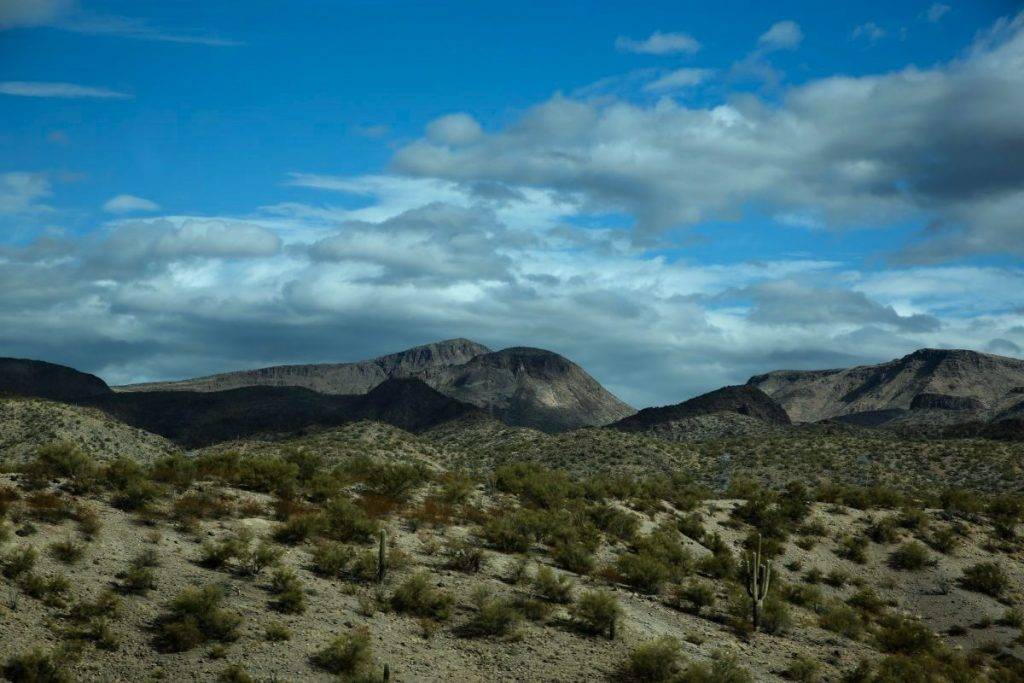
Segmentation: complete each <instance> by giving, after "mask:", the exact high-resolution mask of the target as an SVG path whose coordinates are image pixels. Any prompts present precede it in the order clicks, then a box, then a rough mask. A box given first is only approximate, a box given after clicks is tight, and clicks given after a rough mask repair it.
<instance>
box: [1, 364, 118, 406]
mask: <svg viewBox="0 0 1024 683" xmlns="http://www.w3.org/2000/svg"><path fill="white" fill-rule="evenodd" d="M108 393H110V387H108V386H107V383H106V382H104V381H103V380H101V379H100V378H99V377H97V376H96V375H90V374H88V373H85V372H79V371H78V370H75V369H74V368H69V367H67V366H65V365H56V364H54V363H46V362H44V361H41V360H27V359H24V358H0V395H13V396H35V397H38V398H49V399H53V400H55V401H74V400H76V399H80V398H89V397H93V396H102V395H103V394H108Z"/></svg>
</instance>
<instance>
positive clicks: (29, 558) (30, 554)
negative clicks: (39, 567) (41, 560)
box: [0, 545, 39, 579]
mask: <svg viewBox="0 0 1024 683" xmlns="http://www.w3.org/2000/svg"><path fill="white" fill-rule="evenodd" d="M38 556H39V554H38V553H37V552H36V549H35V548H33V547H32V546H30V545H26V546H24V547H23V548H19V549H17V550H12V551H10V552H9V553H7V555H5V556H4V558H3V560H2V561H0V566H2V567H3V575H4V576H6V577H7V578H8V579H16V578H18V577H19V576H21V575H22V574H24V573H26V572H29V571H31V570H32V568H33V567H35V566H36V559H37V558H38Z"/></svg>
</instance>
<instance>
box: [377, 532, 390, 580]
mask: <svg viewBox="0 0 1024 683" xmlns="http://www.w3.org/2000/svg"><path fill="white" fill-rule="evenodd" d="M387 573H388V532H387V529H381V530H380V547H378V548H377V583H384V577H385V576H386V575H387Z"/></svg>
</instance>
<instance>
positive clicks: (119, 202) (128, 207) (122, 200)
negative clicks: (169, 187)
mask: <svg viewBox="0 0 1024 683" xmlns="http://www.w3.org/2000/svg"><path fill="white" fill-rule="evenodd" d="M103 210H104V211H106V212H108V213H137V212H140V211H159V210H160V205H159V204H157V203H156V202H154V201H150V200H149V199H144V198H142V197H136V196H134V195H130V194H119V195H117V196H116V197H111V198H110V199H108V200H107V201H106V202H104V203H103Z"/></svg>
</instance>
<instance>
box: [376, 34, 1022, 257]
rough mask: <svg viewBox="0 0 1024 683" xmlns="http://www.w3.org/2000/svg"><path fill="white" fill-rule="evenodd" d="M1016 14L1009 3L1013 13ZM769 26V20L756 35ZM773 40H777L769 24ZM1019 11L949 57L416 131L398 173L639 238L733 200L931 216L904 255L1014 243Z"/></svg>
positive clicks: (562, 106) (547, 105) (570, 101)
mask: <svg viewBox="0 0 1024 683" xmlns="http://www.w3.org/2000/svg"><path fill="white" fill-rule="evenodd" d="M1022 16H1024V15H1022ZM769 33H772V32H769ZM775 33H776V34H777V35H776V37H775V38H773V39H772V41H773V44H776V45H782V44H791V42H790V43H787V42H786V41H785V40H783V38H781V37H779V35H785V33H786V32H783V31H776V32H775ZM1020 111H1024V18H1022V17H1017V18H1016V19H1013V20H1008V21H1006V22H1003V23H1002V24H1000V25H998V26H997V27H996V28H995V29H994V30H993V31H991V32H989V33H988V34H987V35H985V36H983V37H982V38H980V39H979V41H978V42H977V43H976V44H975V46H974V48H973V49H972V50H971V51H970V52H969V54H968V56H966V57H965V58H963V59H961V60H957V61H954V62H950V63H948V64H945V65H940V66H937V67H935V68H932V69H928V70H921V69H917V68H913V67H908V68H906V69H902V70H899V71H893V72H888V73H882V74H878V75H871V76H862V77H845V76H835V77H830V78H823V79H818V80H813V81H810V82H808V83H806V84H804V85H802V86H799V87H792V88H790V89H789V90H788V91H787V92H785V93H784V95H783V98H782V102H781V104H774V103H769V102H766V101H762V100H759V99H757V98H754V97H752V96H743V97H736V98H734V99H732V100H730V101H727V102H726V103H723V104H719V105H715V106H706V107H690V106H684V105H683V104H680V103H678V102H672V101H666V100H663V101H659V102H657V103H654V104H649V105H646V104H639V103H635V102H631V101H628V100H623V99H618V98H613V99H610V100H609V99H607V98H605V99H603V100H599V101H581V100H577V99H574V98H570V97H565V96H562V95H556V96H554V97H553V98H551V99H550V100H548V101H547V102H544V103H542V104H539V105H537V106H535V107H534V108H532V109H530V110H529V111H527V112H526V113H525V114H524V115H523V116H522V117H521V118H520V119H519V120H517V121H515V122H513V123H511V124H510V125H508V126H507V127H506V128H504V129H501V130H497V131H494V132H491V133H487V134H484V135H482V136H481V137H480V138H479V139H477V141H476V142H473V143H470V144H466V145H463V146H460V147H458V148H455V147H451V146H449V145H442V144H439V143H438V142H436V141H434V140H432V139H430V137H429V136H427V137H425V138H423V139H421V140H417V141H415V142H413V143H411V144H409V145H407V146H406V147H404V148H402V149H400V150H399V151H398V152H397V154H396V156H395V158H394V162H393V163H394V167H395V168H396V169H397V170H399V171H401V172H403V173H406V174H410V175H414V176H418V177H423V178H437V179H447V180H452V181H457V182H470V181H488V182H500V183H506V184H510V185H517V186H525V187H533V188H542V189H548V190H553V191H558V192H563V193H568V194H572V195H574V196H576V197H579V198H580V200H581V202H582V209H583V210H584V211H588V212H591V213H601V212H609V211H611V212H624V213H626V214H628V215H630V216H632V217H634V218H635V220H636V225H637V228H638V231H639V235H640V236H641V237H646V238H648V239H651V238H653V237H654V236H656V235H658V234H661V233H663V232H664V231H666V230H668V229H671V228H677V227H682V226H687V225H693V224H696V223H698V222H700V221H704V220H708V219H730V218H735V217H737V216H738V215H741V212H742V210H743V207H745V206H751V205H756V206H761V207H769V208H770V209H772V210H773V212H774V213H777V214H783V215H794V216H803V217H804V218H806V219H807V220H812V221H814V222H816V223H818V224H820V225H823V226H827V227H831V228H864V227H885V226H887V225H893V224H897V223H899V222H906V221H910V222H917V223H918V224H920V225H930V226H932V227H931V228H930V229H929V230H927V231H925V232H922V233H921V235H920V238H921V239H920V244H918V245H915V246H913V247H912V248H909V249H908V250H907V254H906V258H908V259H913V260H920V261H929V260H930V261H936V260H942V259H945V258H949V257H950V256H953V255H962V254H967V253H986V252H992V251H1001V250H1004V249H1009V250H1011V251H1012V252H1014V253H1018V254H1019V253H1024V241H1022V240H1020V239H1019V235H1020V232H1019V230H1020V228H1019V221H1018V220H1017V219H1016V218H1015V216H1019V215H1020V208H1021V206H1022V202H1024V189H1022V188H1024V118H1022V117H1020V116H1019V112H1020Z"/></svg>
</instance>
